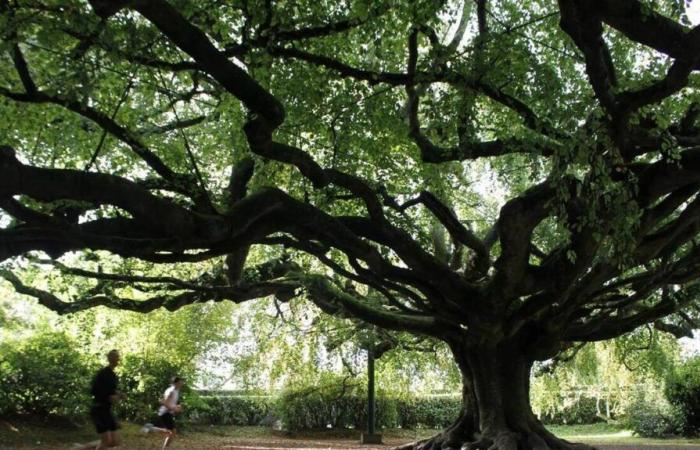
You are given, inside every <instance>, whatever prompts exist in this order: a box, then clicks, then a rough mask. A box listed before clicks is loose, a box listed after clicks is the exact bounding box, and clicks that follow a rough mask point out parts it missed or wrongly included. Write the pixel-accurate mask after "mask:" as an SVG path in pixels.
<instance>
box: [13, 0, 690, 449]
mask: <svg viewBox="0 0 700 450" xmlns="http://www.w3.org/2000/svg"><path fill="white" fill-rule="evenodd" d="M89 3H90V4H89V5H87V4H83V3H82V2H79V1H51V0H45V1H41V0H17V1H9V0H6V1H4V2H3V3H2V4H1V5H2V19H1V20H2V24H1V25H2V26H1V28H0V29H2V30H3V44H2V50H3V58H4V60H3V65H2V66H1V68H0V95H1V96H2V97H3V98H4V100H3V102H2V104H0V108H1V110H0V111H1V114H2V117H3V118H4V120H3V121H2V123H0V134H1V135H2V139H3V140H4V142H5V143H4V144H3V147H2V152H0V180H1V181H0V206H1V207H2V209H3V210H4V211H5V213H6V220H5V221H4V225H5V226H4V228H3V230H2V231H1V234H0V258H1V259H2V260H7V261H8V264H6V268H5V270H4V271H3V273H2V274H3V276H4V277H5V278H6V279H7V280H8V281H9V282H10V283H12V284H13V285H14V287H15V289H16V290H17V291H18V292H20V293H24V294H27V295H31V296H34V297H36V298H37V299H38V300H39V302H40V303H42V304H43V305H45V306H47V307H48V308H51V309H53V310H55V311H58V312H59V313H62V314H66V313H71V312H75V311H79V310H82V309H86V308H90V307H93V306H96V305H105V306H109V307H113V308H119V309H129V310H134V311H141V312H147V311H153V310H155V309H157V308H161V307H164V308H167V309H169V310H175V309H178V308H180V307H182V306H184V305H188V304H192V303H199V302H206V301H211V300H213V301H222V300H231V301H234V302H242V301H245V300H249V299H253V298H258V297H263V296H269V295H274V296H275V297H276V298H277V299H278V300H280V301H288V300H289V299H290V298H293V297H294V296H299V295H303V296H305V297H306V298H308V299H309V300H311V301H312V302H314V303H315V304H316V305H317V306H319V307H320V308H321V309H322V310H324V311H325V312H327V313H329V314H334V315H339V316H344V317H355V318H357V319H360V320H362V321H365V322H367V323H370V324H372V325H376V326H378V327H382V328H385V329H389V330H397V331H405V332H410V333H413V334H416V335H425V336H431V337H433V338H436V339H438V340H441V341H443V342H445V343H446V344H447V345H448V346H449V347H450V349H451V351H452V353H453V356H454V358H455V361H456V362H457V364H458V366H459V368H460V370H461V375H462V380H463V406H464V407H463V410H462V412H461V414H460V416H459V417H458V418H456V421H455V423H454V424H453V425H452V426H451V427H449V428H448V429H447V430H445V431H444V432H443V433H442V434H441V435H439V436H436V437H435V438H434V439H431V440H429V441H427V442H423V443H418V444H416V445H417V446H421V447H425V448H428V447H430V448H440V447H443V448H444V447H457V448H458V447H460V446H461V445H462V444H464V443H466V444H467V445H468V447H469V448H493V449H515V448H516V447H520V448H534V449H546V448H557V449H564V448H569V447H570V446H571V444H568V443H566V442H562V441H561V440H559V439H557V438H556V437H555V436H553V435H552V434H550V433H549V432H548V431H547V430H545V429H544V427H543V426H542V425H541V423H540V422H539V421H538V420H537V418H536V417H535V416H534V414H533V413H532V411H531V407H530V403H529V395H528V394H529V382H530V369H531V367H532V365H533V363H534V362H535V361H538V360H546V359H549V358H552V357H555V356H556V355H557V354H559V353H560V352H561V351H563V350H566V349H567V348H570V347H571V346H572V345H574V343H575V342H582V341H598V340H605V339H610V338H612V337H615V336H618V335H621V334H623V333H626V332H629V331H631V330H634V329H635V328H637V327H639V326H641V325H643V324H647V323H650V324H653V325H654V326H656V327H658V328H660V329H662V330H666V331H669V332H672V333H675V334H676V335H683V334H688V332H689V331H688V330H689V329H690V328H692V327H694V326H695V325H694V324H695V322H694V320H695V319H694V316H695V315H696V314H695V313H694V312H693V311H694V310H693V309H692V308H693V302H694V300H695V297H696V291H697V289H698V284H697V278H698V275H699V272H698V267H699V265H698V264H699V263H700V257H699V255H700V253H699V252H698V249H697V246H696V245H695V238H696V236H697V234H698V225H699V219H700V214H699V212H700V208H699V206H700V198H699V197H698V196H697V194H698V188H699V187H700V185H699V184H698V183H700V171H699V170H698V166H699V165H700V153H699V152H698V149H697V147H696V145H697V143H698V140H699V138H700V133H699V130H698V128H697V123H696V119H697V115H698V112H699V111H700V109H699V108H698V106H697V103H696V100H697V98H696V97H697V90H696V84H697V80H696V78H695V74H694V70H695V69H696V67H697V65H698V57H700V52H699V46H700V37H699V34H698V33H699V31H698V29H696V28H690V27H689V26H688V24H687V20H685V19H684V17H683V7H682V6H679V4H678V3H677V2H675V1H670V0H669V1H657V2H654V3H653V4H650V3H648V2H640V1H637V0H623V1H612V0H610V1H606V0H599V1H590V0H560V1H559V2H556V3H555V2H548V1H528V2H515V1H508V0H503V1H487V0H476V1H475V2H471V1H467V2H465V3H464V4H461V3H460V4H456V3H452V2H449V1H446V2H435V1H427V0H426V1H415V2H414V1H412V2H402V1H391V0H385V1H372V2H369V1H359V0H358V1H352V2H350V1H348V2H336V1H324V0H320V1H319V0H315V1H313V2H306V1H301V0H297V1H287V2H275V1H270V0H266V1H263V0H260V1H254V0H247V1H241V2H233V3H230V2H220V1H215V0H209V1H204V2H201V1H196V2H195V1H186V0H177V1H172V2H169V1H165V0H148V1H146V0H133V1H126V0H118V1H107V0H92V1H90V2H89ZM489 175H492V176H489ZM489 188H490V189H495V190H497V191H498V192H500V193H501V194H502V195H503V197H505V198H506V199H507V201H504V202H496V203H494V202H492V201H489V200H485V199H488V198H489V197H488V196H486V195H485V191H487V190H488V189H489ZM76 254H77V256H75V255H76ZM22 255H28V256H30V258H28V259H16V257H19V256H22ZM46 255H48V257H49V258H46ZM63 255H68V256H63ZM108 255H116V256H119V257H122V258H124V259H123V264H122V265H121V266H117V267H114V269H113V270H110V271H105V270H103V264H102V263H101V260H102V259H103V258H107V257H108ZM109 257H111V256H109ZM59 258H61V259H60V260H59ZM71 261H72V262H71ZM69 262H71V263H70V264H68V263H69ZM203 262H206V263H203ZM11 263H14V264H16V266H15V267H16V269H17V270H10V269H11V267H12V266H11ZM197 263H200V264H201V265H196V264H197ZM202 263H203V264H202ZM28 264H31V265H33V264H48V265H51V266H54V268H55V270H57V271H58V273H61V274H62V275H63V276H65V277H66V278H70V277H83V278H87V279H89V280H91V281H90V283H89V286H88V287H87V288H85V289H82V288H81V286H83V285H82V284H79V283H78V284H76V286H75V287H73V289H72V290H71V292H70V294H69V297H70V298H69V299H66V298H65V297H63V298H62V297H60V296H59V295H56V294H55V293H52V292H49V291H47V290H45V289H42V286H41V283H37V282H34V281H33V280H32V279H31V278H29V279H28V278H24V277H25V275H23V273H22V271H21V269H22V268H23V267H26V266H27V265H28ZM192 271H194V272H195V273H196V275H194V276H187V274H189V273H191V272H192Z"/></svg>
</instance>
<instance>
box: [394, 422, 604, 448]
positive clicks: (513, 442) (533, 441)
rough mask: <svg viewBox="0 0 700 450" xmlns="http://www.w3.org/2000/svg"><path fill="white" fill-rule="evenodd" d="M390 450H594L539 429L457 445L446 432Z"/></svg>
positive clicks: (466, 441)
mask: <svg viewBox="0 0 700 450" xmlns="http://www.w3.org/2000/svg"><path fill="white" fill-rule="evenodd" d="M537 428H540V427H537ZM392 450H595V447H592V446H590V445H586V444H579V443H572V442H568V441H566V440H564V439H560V438H558V437H556V436H554V435H553V434H552V433H550V432H549V431H548V430H547V429H545V428H544V427H541V429H538V430H529V431H526V432H516V431H511V430H503V431H499V432H497V433H494V434H492V435H491V436H481V437H479V438H474V439H472V440H469V439H465V440H463V441H461V442H456V441H455V440H454V435H453V434H450V433H449V430H445V431H444V432H442V433H440V434H437V435H435V436H433V437H431V438H428V439H423V440H420V441H415V442H411V443H408V444H404V445H401V446H398V447H394V448H393V449H392Z"/></svg>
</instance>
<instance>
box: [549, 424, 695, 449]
mask: <svg viewBox="0 0 700 450" xmlns="http://www.w3.org/2000/svg"><path fill="white" fill-rule="evenodd" d="M547 429H548V430H549V431H551V432H552V433H554V434H555V435H557V436H559V437H560V438H563V439H566V440H567V441H574V442H585V443H587V444H629V445H640V446H643V445H700V439H699V438H692V439H690V438H676V437H674V438H665V439H661V438H642V437H639V436H635V435H634V433H633V432H632V431H631V430H626V429H624V428H620V427H619V426H615V425H610V424H607V423H594V424H588V425H547Z"/></svg>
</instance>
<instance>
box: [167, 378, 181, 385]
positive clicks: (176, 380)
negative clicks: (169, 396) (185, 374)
mask: <svg viewBox="0 0 700 450" xmlns="http://www.w3.org/2000/svg"><path fill="white" fill-rule="evenodd" d="M178 381H183V380H182V378H180V377H172V378H171V379H170V383H171V384H175V383H177V382H178Z"/></svg>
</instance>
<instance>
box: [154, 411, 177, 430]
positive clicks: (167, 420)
mask: <svg viewBox="0 0 700 450" xmlns="http://www.w3.org/2000/svg"><path fill="white" fill-rule="evenodd" d="M156 426H157V427H159V428H165V429H166V430H174V429H175V416H173V415H172V414H170V413H169V412H166V413H164V414H163V415H162V416H158V423H157V424H156Z"/></svg>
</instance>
